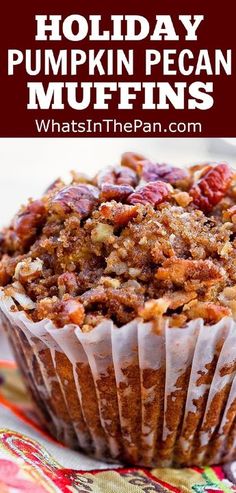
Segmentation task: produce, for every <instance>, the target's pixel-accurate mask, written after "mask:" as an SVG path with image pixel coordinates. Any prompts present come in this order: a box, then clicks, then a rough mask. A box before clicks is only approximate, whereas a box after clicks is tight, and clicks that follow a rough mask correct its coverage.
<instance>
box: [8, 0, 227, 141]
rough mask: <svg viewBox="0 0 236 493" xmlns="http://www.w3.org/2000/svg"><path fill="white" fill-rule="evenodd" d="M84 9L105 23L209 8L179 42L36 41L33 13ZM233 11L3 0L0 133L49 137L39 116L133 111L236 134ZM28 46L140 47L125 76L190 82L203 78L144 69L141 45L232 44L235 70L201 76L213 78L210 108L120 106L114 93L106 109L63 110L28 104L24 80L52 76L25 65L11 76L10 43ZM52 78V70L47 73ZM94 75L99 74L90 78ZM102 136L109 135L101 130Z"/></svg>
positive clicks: (201, 1)
mask: <svg viewBox="0 0 236 493" xmlns="http://www.w3.org/2000/svg"><path fill="white" fill-rule="evenodd" d="M74 13H79V14H81V15H84V16H85V17H87V16H89V15H90V14H101V15H103V17H104V28H106V27H107V26H106V19H109V17H110V15H111V14H132V13H133V14H140V15H144V16H146V17H148V18H149V20H150V21H151V25H152V26H154V24H155V15H157V14H170V15H172V16H173V19H174V20H175V19H178V15H180V14H204V15H205V20H203V21H202V23H201V25H200V27H199V28H198V31H197V32H198V41H195V42H193V41H192V42H186V41H184V39H180V40H179V41H178V42H173V41H172V42H167V41H166V42H164V43H163V42H151V41H149V40H146V41H142V42H140V41H139V42H133V43H128V42H113V43H112V42H111V43H110V42H102V41H99V42H98V41H97V42H91V41H90V42H89V41H88V40H84V41H81V42H79V43H74V42H69V41H66V40H64V39H63V40H62V41H58V42H54V43H53V42H51V41H49V42H36V41H35V40H34V36H35V31H36V23H35V20H34V17H35V15H36V14H61V15H62V16H63V17H64V16H65V17H66V15H70V14H74ZM176 26H178V34H180V35H181V33H182V34H183V36H182V37H184V34H185V30H184V29H183V28H182V30H181V28H180V30H179V26H180V24H179V22H177V23H176ZM235 33H236V12H235V0H230V1H229V0H225V1H224V2H222V3H220V2H215V1H214V2H213V1H212V0H211V1H207V0H198V1H192V2H189V0H188V1H187V0H179V1H178V2H176V1H174V0H165V1H159V2H155V1H153V0H146V1H144V2H142V3H141V2H139V3H137V1H133V0H125V1H124V0H119V2H116V3H114V2H110V3H105V2H97V0H93V1H92V0H86V1H78V0H67V1H66V2H65V1H62V0H57V1H54V0H34V1H33V2H19V1H16V0H14V1H12V2H10V1H8V2H4V4H3V3H2V6H1V17H0V37H1V39H0V108H1V116H0V136H1V137H10V136H11V137H28V136H39V137H40V136H41V137H42V136H47V137H50V136H51V135H50V133H47V134H38V133H37V131H36V128H35V123H34V120H35V118H37V119H41V118H45V119H48V118H51V119H52V118H54V119H55V120H57V121H61V122H63V121H68V120H69V121H70V120H72V119H74V120H76V121H78V120H79V121H81V120H85V119H87V118H92V119H94V120H100V119H102V118H116V119H117V120H119V121H124V122H125V121H127V120H128V121H130V120H133V119H135V118H141V119H143V120H147V121H160V122H162V123H163V125H165V124H166V122H170V121H176V122H178V121H182V122H186V123H187V122H194V121H199V122H201V123H202V134H201V136H208V137H235V136H236V123H235V120H236V119H235V114H236V96H235V88H236V72H235V48H236V46H235V45H236V34H235ZM26 48H28V49H29V48H31V49H33V48H35V49H36V48H38V49H39V48H41V49H42V50H43V49H46V48H52V49H54V50H55V51H57V50H59V49H73V48H79V49H84V50H86V49H89V48H93V49H100V48H101V49H102V48H107V49H108V48H113V49H117V48H123V49H129V48H134V49H135V52H136V54H135V60H136V59H138V60H140V63H139V64H138V65H136V73H135V75H134V76H133V77H130V76H127V80H129V81H130V80H132V79H133V80H134V81H145V80H146V81H148V80H149V81H162V80H166V81H169V82H171V83H173V82H174V81H181V80H182V81H186V82H187V84H190V83H191V81H192V82H193V81H195V80H200V78H199V77H194V76H193V77H192V78H191V77H187V78H186V77H183V76H182V77H181V76H179V77H177V76H170V77H163V76H162V75H161V73H160V70H159V71H158V76H156V77H155V76H153V75H152V76H149V77H146V76H145V75H144V63H143V62H142V61H143V60H144V51H145V49H146V48H154V49H158V50H160V51H161V50H162V49H163V48H176V49H177V50H178V51H180V50H181V49H184V48H189V49H191V50H193V51H195V50H196V51H197V50H199V49H201V48H207V49H208V50H209V52H213V50H214V49H216V48H218V49H222V50H226V49H229V48H231V49H232V50H233V75H232V76H226V75H221V76H213V77H212V76H204V77H201V80H203V81H213V82H214V100H215V104H214V106H213V107H212V108H211V109H210V110H207V111H201V110H175V109H170V110H142V109H136V110H125V111H124V110H123V111H122V110H118V109H117V107H116V104H117V101H118V99H117V98H114V99H113V103H112V102H110V108H109V110H103V111H101V110H93V108H92V107H90V108H88V109H86V110H84V111H75V110H71V109H70V108H69V107H68V106H67V107H66V108H65V109H64V110H54V111H53V110H50V111H49V110H37V111H34V110H27V100H28V89H27V81H28V82H29V81H30V80H31V81H37V80H38V81H45V82H49V77H44V78H43V77H42V75H39V76H36V77H29V76H28V75H27V74H25V72H24V66H23V65H22V66H21V68H20V69H19V68H18V70H17V72H16V74H15V75H14V76H11V77H9V76H7V50H8V49H20V50H24V49H26ZM125 79H126V78H125V77H123V76H122V78H119V77H114V76H112V77H108V76H104V77H101V76H99V77H98V78H97V80H104V81H105V80H107V81H109V80H117V81H121V80H122V81H125ZM50 80H52V77H50ZM53 80H58V81H63V82H66V81H70V80H73V81H79V80H80V81H82V80H84V81H86V80H89V77H88V76H87V73H86V69H84V71H81V72H80V76H79V79H78V78H76V77H70V76H67V77H65V76H62V77H61V76H58V77H57V78H56V77H55V76H54V79H53ZM93 80H95V78H94V79H93ZM52 136H54V137H55V136H64V137H68V136H75V137H79V136H81V137H86V136H87V137H91V136H101V134H98V135H95V134H93V135H92V134H87V135H86V134H78V133H76V134H71V135H69V134H68V133H66V134H60V135H58V134H52ZM104 136H105V134H104ZM106 136H110V137H112V136H115V137H120V136H121V135H120V134H115V135H112V133H110V134H109V135H108V134H107V135H106ZM123 136H125V137H131V136H132V134H130V133H129V134H124V135H123ZM133 136H136V137H139V136H146V137H151V136H164V137H167V136H172V137H180V136H184V137H186V136H188V137H191V136H195V137H196V136H199V134H194V133H193V134H191V133H188V134H187V135H186V134H174V133H168V132H166V133H163V135H160V134H158V135H156V134H153V135H151V134H142V133H141V132H140V133H139V134H137V133H136V134H133Z"/></svg>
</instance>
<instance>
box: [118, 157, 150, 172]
mask: <svg viewBox="0 0 236 493" xmlns="http://www.w3.org/2000/svg"><path fill="white" fill-rule="evenodd" d="M146 161H147V159H146V158H145V157H144V156H143V155H142V154H137V153H135V152H125V153H124V154H122V156H121V166H126V167H127V168H131V169H133V170H134V171H136V173H138V174H141V172H142V169H143V164H144V163H145V162H146Z"/></svg>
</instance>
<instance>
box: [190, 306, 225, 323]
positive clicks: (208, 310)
mask: <svg viewBox="0 0 236 493" xmlns="http://www.w3.org/2000/svg"><path fill="white" fill-rule="evenodd" d="M189 305H190V306H188V305H186V306H185V307H184V313H185V314H186V315H187V317H188V318H189V319H190V320H194V319H196V318H203V319H204V321H205V322H208V323H216V322H219V320H221V319H222V318H223V317H228V316H230V315H231V311H230V309H229V308H226V307H225V306H221V305H217V304H216V303H211V302H209V301H206V302H204V301H195V302H190V304H189Z"/></svg>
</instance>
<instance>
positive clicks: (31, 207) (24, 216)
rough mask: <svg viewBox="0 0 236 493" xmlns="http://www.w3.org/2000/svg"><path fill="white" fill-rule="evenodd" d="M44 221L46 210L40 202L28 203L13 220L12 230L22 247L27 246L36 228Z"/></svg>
mask: <svg viewBox="0 0 236 493" xmlns="http://www.w3.org/2000/svg"><path fill="white" fill-rule="evenodd" d="M45 220H46V208H45V205H44V203H43V202H42V200H35V201H34V202H30V203H29V204H28V205H27V206H26V207H25V208H24V210H23V211H22V212H20V213H19V214H17V216H16V217H15V218H14V220H13V224H12V226H13V229H14V232H15V233H16V235H17V237H18V238H19V240H20V243H21V244H22V246H26V245H28V244H29V243H30V242H31V241H32V240H33V239H34V237H35V235H36V232H37V228H39V227H41V226H42V225H43V224H44V221H45Z"/></svg>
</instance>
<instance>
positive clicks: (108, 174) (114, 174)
mask: <svg viewBox="0 0 236 493" xmlns="http://www.w3.org/2000/svg"><path fill="white" fill-rule="evenodd" d="M104 183H110V184H112V185H127V186H131V187H135V186H136V185H137V183H138V177H137V174H136V173H135V172H134V171H133V170H132V169H130V168H125V167H122V166H116V167H114V168H112V167H108V168H106V169H105V170H103V171H100V173H98V175H97V184H98V186H99V187H101V186H102V185H103V184H104Z"/></svg>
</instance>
